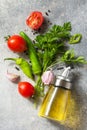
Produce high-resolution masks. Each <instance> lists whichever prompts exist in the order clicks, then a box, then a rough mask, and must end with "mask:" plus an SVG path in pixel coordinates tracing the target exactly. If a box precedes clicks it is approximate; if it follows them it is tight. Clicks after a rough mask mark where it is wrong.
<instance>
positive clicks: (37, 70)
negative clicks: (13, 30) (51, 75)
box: [20, 31, 42, 74]
mask: <svg viewBox="0 0 87 130" xmlns="http://www.w3.org/2000/svg"><path fill="white" fill-rule="evenodd" d="M20 36H21V37H23V38H24V40H25V41H26V43H27V46H28V55H29V58H30V61H31V65H32V70H33V73H34V74H41V72H42V68H41V64H40V61H39V59H38V56H37V52H36V50H35V48H34V45H33V43H32V41H31V39H30V38H29V37H28V36H27V35H26V34H25V33H24V32H22V31H21V32H20Z"/></svg>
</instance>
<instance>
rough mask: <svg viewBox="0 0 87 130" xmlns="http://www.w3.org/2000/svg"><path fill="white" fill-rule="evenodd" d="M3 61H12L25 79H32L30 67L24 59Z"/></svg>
mask: <svg viewBox="0 0 87 130" xmlns="http://www.w3.org/2000/svg"><path fill="white" fill-rule="evenodd" d="M5 60H13V61H15V63H16V64H17V65H18V66H19V67H20V68H21V70H22V71H23V73H24V74H25V75H26V76H27V77H29V78H31V79H33V74H32V70H31V66H30V64H29V63H28V62H27V61H26V60H25V59H23V58H5Z"/></svg>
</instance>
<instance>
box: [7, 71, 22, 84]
mask: <svg viewBox="0 0 87 130" xmlns="http://www.w3.org/2000/svg"><path fill="white" fill-rule="evenodd" d="M6 77H7V78H8V79H9V80H10V81H12V82H16V81H17V80H18V79H19V78H20V76H19V75H16V74H13V73H9V72H8V71H7V74H6Z"/></svg>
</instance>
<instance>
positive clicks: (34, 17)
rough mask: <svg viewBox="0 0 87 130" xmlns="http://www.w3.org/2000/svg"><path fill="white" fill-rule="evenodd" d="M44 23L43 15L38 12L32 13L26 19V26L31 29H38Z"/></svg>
mask: <svg viewBox="0 0 87 130" xmlns="http://www.w3.org/2000/svg"><path fill="white" fill-rule="evenodd" d="M43 21H44V18H43V15H42V13H41V12H39V11H34V12H32V13H31V14H30V15H29V16H28V18H27V19H26V24H27V25H28V26H29V27H31V28H32V29H35V30H37V29H39V28H40V27H41V25H42V23H43Z"/></svg>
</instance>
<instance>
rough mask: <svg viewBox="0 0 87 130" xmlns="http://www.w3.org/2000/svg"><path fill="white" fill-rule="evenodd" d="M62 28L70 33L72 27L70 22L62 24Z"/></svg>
mask: <svg viewBox="0 0 87 130" xmlns="http://www.w3.org/2000/svg"><path fill="white" fill-rule="evenodd" d="M63 28H64V30H66V31H71V29H72V27H71V22H66V23H64V24H63Z"/></svg>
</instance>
